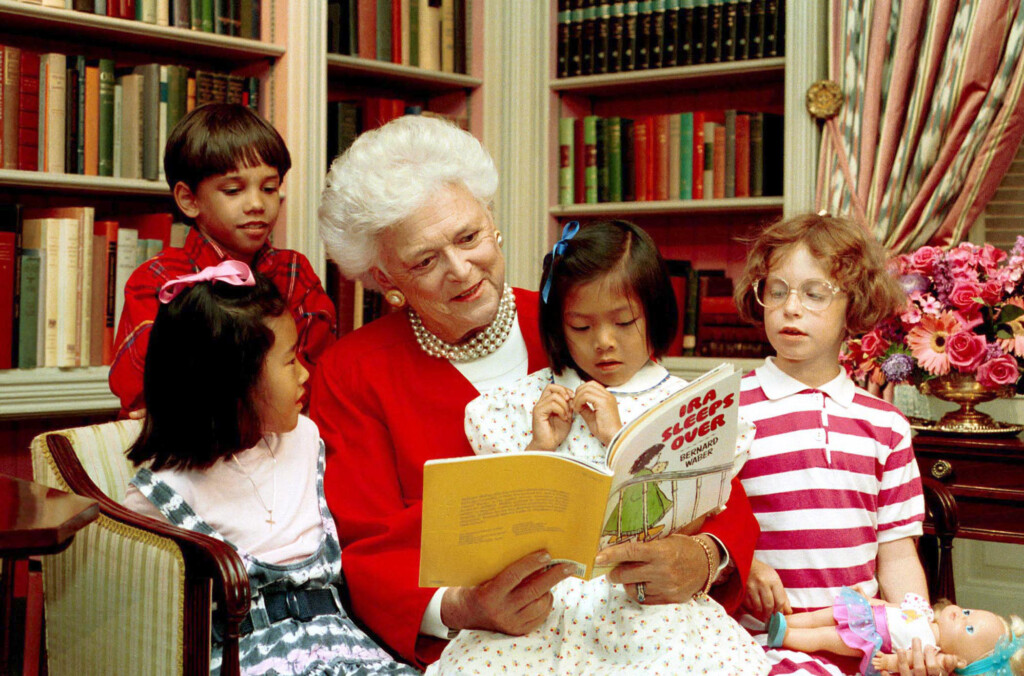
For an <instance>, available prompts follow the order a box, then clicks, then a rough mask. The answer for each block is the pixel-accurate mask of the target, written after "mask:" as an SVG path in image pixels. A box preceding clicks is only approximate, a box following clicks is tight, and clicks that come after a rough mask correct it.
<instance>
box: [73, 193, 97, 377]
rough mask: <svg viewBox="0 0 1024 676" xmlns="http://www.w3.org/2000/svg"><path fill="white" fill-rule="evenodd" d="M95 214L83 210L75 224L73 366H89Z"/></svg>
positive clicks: (90, 209)
mask: <svg viewBox="0 0 1024 676" xmlns="http://www.w3.org/2000/svg"><path fill="white" fill-rule="evenodd" d="M94 217H95V212H94V210H93V208H92V207H88V208H86V209H83V212H82V217H81V218H80V219H79V220H78V221H77V222H76V226H77V227H78V257H79V260H78V274H77V285H76V293H75V296H76V298H75V301H76V302H75V316H76V318H77V320H78V327H77V331H76V336H77V338H78V345H77V347H76V349H75V365H76V366H90V365H91V362H90V355H91V353H92V287H93V284H94V283H95V278H94V277H93V266H92V258H93V241H92V224H93V220H94Z"/></svg>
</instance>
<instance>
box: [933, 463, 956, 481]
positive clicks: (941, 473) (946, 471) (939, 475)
mask: <svg viewBox="0 0 1024 676" xmlns="http://www.w3.org/2000/svg"><path fill="white" fill-rule="evenodd" d="M952 473H953V465H951V464H949V462H947V461H946V460H936V461H935V464H934V465H932V476H933V477H935V478H936V479H945V478H946V477H948V476H949V475H950V474H952Z"/></svg>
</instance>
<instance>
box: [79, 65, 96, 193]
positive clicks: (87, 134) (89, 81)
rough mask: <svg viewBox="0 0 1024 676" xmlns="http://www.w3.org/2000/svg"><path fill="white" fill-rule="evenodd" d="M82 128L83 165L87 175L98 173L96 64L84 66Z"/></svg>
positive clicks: (83, 170)
mask: <svg viewBox="0 0 1024 676" xmlns="http://www.w3.org/2000/svg"><path fill="white" fill-rule="evenodd" d="M83 117H84V118H85V119H84V122H85V124H84V128H83V130H82V131H83V136H84V139H83V141H84V143H83V167H82V173H84V174H85V175H87V176H98V175H99V173H100V172H99V169H100V167H99V150H100V143H99V131H100V70H99V67H97V66H93V65H90V66H86V68H85V115H84V116H83Z"/></svg>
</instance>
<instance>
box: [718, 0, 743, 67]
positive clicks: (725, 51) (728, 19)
mask: <svg viewBox="0 0 1024 676" xmlns="http://www.w3.org/2000/svg"><path fill="white" fill-rule="evenodd" d="M738 42H739V6H738V4H737V0H726V2H725V5H724V6H723V8H722V61H735V60H736V52H737V47H738Z"/></svg>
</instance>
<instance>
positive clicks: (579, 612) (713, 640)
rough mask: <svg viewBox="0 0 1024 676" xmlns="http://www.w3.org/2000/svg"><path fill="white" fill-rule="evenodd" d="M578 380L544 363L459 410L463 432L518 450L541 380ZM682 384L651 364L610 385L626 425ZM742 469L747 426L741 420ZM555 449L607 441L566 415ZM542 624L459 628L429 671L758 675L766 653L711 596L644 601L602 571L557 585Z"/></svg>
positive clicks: (478, 447)
mask: <svg viewBox="0 0 1024 676" xmlns="http://www.w3.org/2000/svg"><path fill="white" fill-rule="evenodd" d="M551 382H557V383H558V384H560V385H564V386H566V387H568V388H570V389H576V387H578V386H579V385H581V384H582V381H581V380H580V379H579V377H578V376H577V375H576V374H575V373H573V372H571V371H567V372H566V373H564V374H563V375H561V376H555V375H554V374H552V372H551V370H550V369H544V370H542V371H538V372H536V373H533V374H531V375H529V376H527V377H526V378H523V379H521V380H519V381H517V382H516V383H514V384H513V385H511V386H509V387H498V388H494V389H493V390H490V391H488V392H487V393H486V394H484V395H482V396H480V397H478V398H477V399H475V400H474V401H472V402H471V403H470V404H469V406H467V407H466V432H467V435H468V436H469V440H470V443H471V444H472V445H473V448H474V450H475V451H476V452H477V453H509V452H518V451H521V450H522V449H523V448H525V447H526V445H527V444H528V443H529V441H530V437H531V435H532V412H533V406H534V404H535V403H536V401H537V399H539V397H540V394H541V392H542V391H543V390H544V388H545V387H546V386H547V385H548V383H551ZM685 384H686V383H685V381H683V380H681V379H679V378H676V377H675V376H672V375H670V374H669V373H668V371H666V370H665V369H664V368H663V367H661V366H660V365H658V364H655V363H653V362H650V363H648V364H647V365H646V366H645V367H644V368H642V369H641V370H640V371H639V372H638V373H637V374H636V375H635V376H634V377H633V378H632V379H631V380H630V381H629V382H628V383H626V384H625V385H622V386H621V387H618V388H610V391H611V392H612V394H614V395H615V398H616V400H617V401H618V405H619V417H620V419H621V420H622V422H623V423H626V422H628V421H630V420H632V419H633V418H635V417H637V416H638V415H639V414H640V413H641V412H643V411H644V410H645V409H646V408H647V407H648V406H650V405H652V404H654V403H656V402H658V401H661V400H662V399H664V398H665V397H666V396H668V395H669V394H671V393H672V392H675V391H676V390H678V389H679V388H681V387H682V386H683V385H685ZM741 431H742V432H743V434H742V435H741V441H740V442H739V443H738V444H737V446H738V448H737V467H736V468H735V471H739V468H740V467H742V465H743V461H744V460H745V458H746V453H747V450H748V449H749V444H750V441H751V439H752V437H753V428H752V426H749V425H744V424H741ZM558 452H563V453H569V454H571V455H573V456H575V457H580V458H585V459H587V460H591V461H594V462H601V461H602V460H603V458H604V447H603V446H602V444H601V443H600V442H599V441H598V440H597V438H595V437H594V436H593V435H592V434H591V433H590V430H589V429H588V428H587V426H586V424H585V423H584V422H583V420H582V419H581V418H579V417H578V416H577V418H576V419H575V420H574V421H573V425H572V428H571V430H570V432H569V436H568V438H567V439H566V441H565V442H564V443H563V444H562V445H561V446H559V448H558ZM553 592H554V608H553V609H552V611H551V613H550V614H549V615H548V618H547V621H546V622H545V623H544V624H543V625H542V626H541V627H540V628H538V629H536V630H534V631H533V632H531V633H530V634H527V635H526V636H508V635H505V634H499V633H494V632H488V631H462V632H459V635H458V636H457V637H456V638H455V639H454V640H452V641H451V643H450V644H449V645H448V647H447V648H446V649H445V651H444V653H443V654H442V655H441V659H440V660H438V662H436V663H435V664H433V665H431V667H430V668H429V669H428V670H427V673H428V674H496V673H513V674H577V673H587V674H606V673H644V674H680V673H693V674H731V675H739V674H765V673H768V662H767V660H766V659H765V657H764V651H763V650H762V649H761V648H760V647H759V646H758V645H757V643H755V642H754V640H753V639H752V638H751V637H750V635H749V634H747V632H746V631H745V630H744V629H743V628H742V627H740V626H739V624H737V623H736V622H735V621H734V620H733V619H732V618H731V617H729V616H728V615H727V614H726V612H725V609H724V608H722V606H720V605H719V604H718V603H717V602H716V601H713V600H711V599H710V598H707V597H706V596H703V595H701V596H699V597H698V598H695V599H693V600H691V601H689V602H687V603H678V604H664V605H646V606H642V605H640V604H638V603H637V602H636V601H634V600H633V599H632V598H630V597H629V596H627V594H626V591H625V590H624V589H623V587H622V586H621V585H613V584H611V583H609V582H608V580H607V579H606V578H604V577H599V578H596V579H593V580H590V581H583V580H580V579H577V578H569V579H567V580H564V581H563V582H561V583H560V584H559V585H557V586H556V587H555V588H554V590H553Z"/></svg>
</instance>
